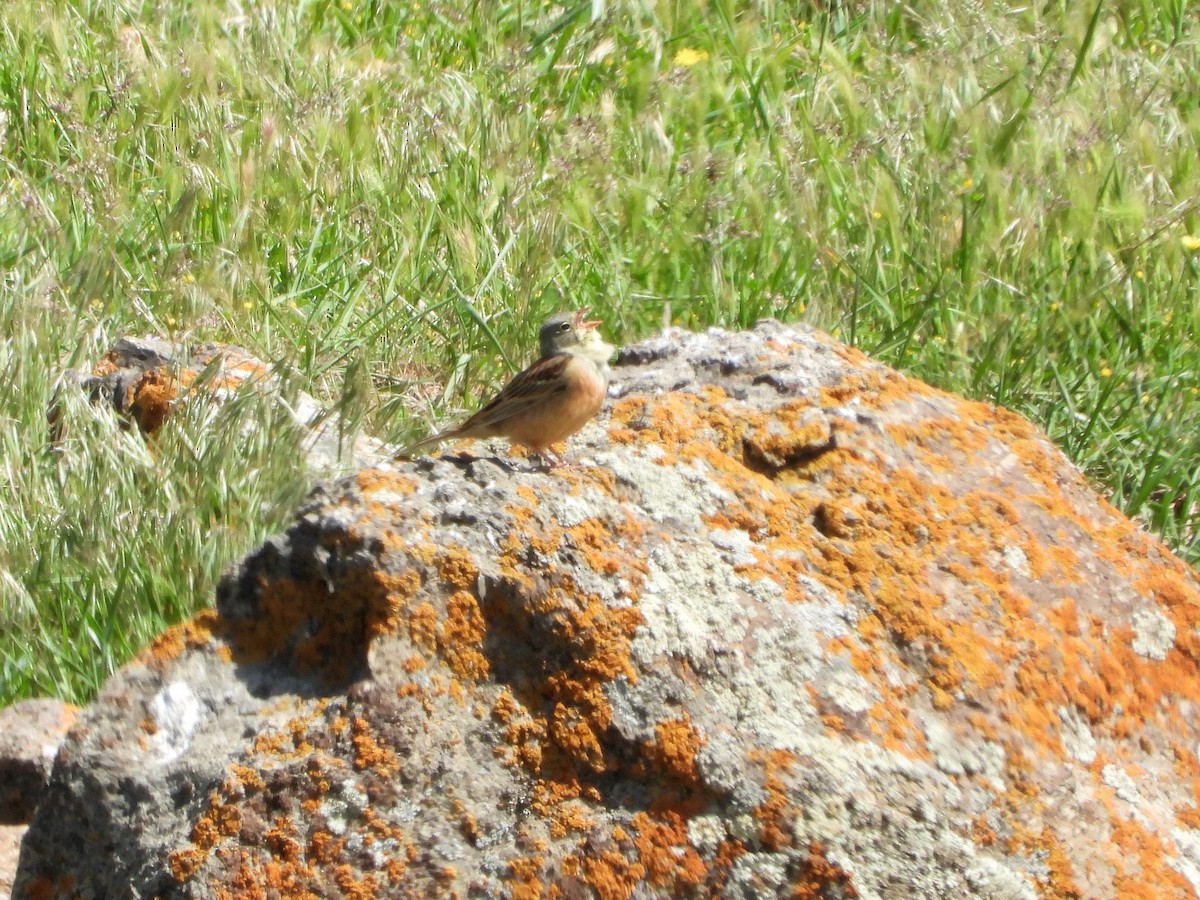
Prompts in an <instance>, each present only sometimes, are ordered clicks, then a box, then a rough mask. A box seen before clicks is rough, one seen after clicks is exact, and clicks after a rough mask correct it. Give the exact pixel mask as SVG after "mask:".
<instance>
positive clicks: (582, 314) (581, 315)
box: [575, 306, 604, 328]
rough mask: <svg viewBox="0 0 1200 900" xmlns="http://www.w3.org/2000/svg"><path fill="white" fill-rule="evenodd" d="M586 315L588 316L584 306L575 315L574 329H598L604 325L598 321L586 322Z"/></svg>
mask: <svg viewBox="0 0 1200 900" xmlns="http://www.w3.org/2000/svg"><path fill="white" fill-rule="evenodd" d="M587 314H588V310H587V307H586V306H585V307H584V308H583V309H581V310H579V311H578V312H576V313H575V327H576V328H599V327H600V326H601V325H603V324H604V323H603V322H601V321H600V320H599V319H596V320H595V321H588V320H587V318H586V316H587Z"/></svg>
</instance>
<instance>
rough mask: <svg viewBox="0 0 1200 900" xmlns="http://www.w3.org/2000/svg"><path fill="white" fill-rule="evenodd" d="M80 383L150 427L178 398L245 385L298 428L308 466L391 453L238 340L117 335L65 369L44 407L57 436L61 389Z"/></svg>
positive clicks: (227, 395) (366, 461) (61, 423)
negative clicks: (193, 342)
mask: <svg viewBox="0 0 1200 900" xmlns="http://www.w3.org/2000/svg"><path fill="white" fill-rule="evenodd" d="M72 387H74V388H77V389H79V390H81V391H82V392H83V393H84V394H85V395H86V396H87V397H88V398H89V399H90V400H91V401H92V402H93V403H98V404H101V405H103V406H107V407H111V408H112V409H113V410H114V411H115V412H116V413H117V414H118V421H120V422H122V423H123V424H125V425H136V426H137V428H138V430H139V431H141V432H142V434H145V435H153V434H154V433H155V432H157V431H158V430H159V429H160V428H162V426H163V424H164V423H165V422H166V421H167V420H168V419H169V418H170V417H171V416H172V415H174V414H175V413H176V412H177V410H178V408H179V407H180V405H181V404H182V403H186V402H193V403H194V402H198V398H201V399H202V401H203V402H205V403H207V404H208V406H209V408H210V409H211V410H214V411H215V410H216V409H217V408H219V407H220V406H221V405H222V404H225V403H228V402H230V401H231V400H233V399H234V398H235V397H237V396H238V395H239V392H241V391H244V390H247V389H256V390H259V391H261V392H262V393H263V394H264V395H266V396H270V397H272V398H274V399H275V400H276V401H277V402H278V403H279V404H280V405H281V406H282V407H283V409H285V410H286V412H287V413H288V415H289V416H290V417H291V418H292V420H294V421H295V422H296V424H297V425H298V426H300V427H301V428H302V429H303V430H304V437H303V439H302V441H301V450H302V452H303V454H304V458H305V461H306V462H307V464H308V467H309V469H310V470H311V471H313V472H316V473H318V474H324V475H329V474H333V473H343V472H346V471H348V470H350V469H353V468H358V467H361V466H366V465H374V464H378V463H380V462H384V461H386V460H387V459H389V458H390V456H391V453H390V452H389V451H388V449H387V447H386V446H385V445H384V444H383V442H381V441H379V440H376V439H375V438H371V437H367V436H365V435H355V434H353V433H352V431H353V430H352V429H349V428H348V427H347V425H346V424H345V423H344V422H343V420H342V417H341V416H340V415H337V414H330V413H329V412H327V411H326V410H324V409H322V407H321V406H320V404H318V403H317V401H316V400H314V399H313V398H312V397H311V396H309V395H308V394H306V393H304V392H303V391H296V390H289V389H288V388H287V386H286V384H285V382H284V380H283V379H281V378H280V376H279V375H278V374H277V373H275V372H273V371H272V369H271V367H270V366H268V365H267V364H266V363H264V362H261V361H260V360H257V359H255V358H254V357H253V356H251V355H250V354H249V353H247V352H246V351H245V350H243V349H242V348H241V347H235V346H232V345H226V344H203V345H201V346H199V347H196V348H194V349H191V350H189V349H188V348H186V347H183V346H181V345H176V344H172V343H170V342H168V341H165V340H162V339H161V338H155V337H139V338H133V337H128V338H122V339H121V340H119V341H117V343H116V345H115V346H114V347H113V349H112V350H110V351H109V352H108V354H106V356H105V357H104V359H103V361H101V363H100V364H99V365H97V366H96V367H95V369H94V370H92V371H91V372H86V371H68V372H66V373H65V374H64V376H63V378H62V379H61V384H60V396H56V398H55V402H54V404H53V406H52V408H51V410H50V413H49V419H50V426H51V427H50V431H51V435H52V436H53V437H54V439H55V440H56V441H61V440H62V438H63V437H64V436H65V435H66V434H68V433H69V431H70V423H69V421H67V419H68V416H67V414H66V413H65V411H64V405H63V402H62V399H63V398H62V397H61V391H63V390H70V389H71V388H72Z"/></svg>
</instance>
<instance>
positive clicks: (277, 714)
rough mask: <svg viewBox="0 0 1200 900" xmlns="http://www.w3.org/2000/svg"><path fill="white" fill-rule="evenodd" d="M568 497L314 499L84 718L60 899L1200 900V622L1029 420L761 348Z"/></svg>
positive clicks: (437, 491)
mask: <svg viewBox="0 0 1200 900" xmlns="http://www.w3.org/2000/svg"><path fill="white" fill-rule="evenodd" d="M614 374H615V378H614V384H613V390H612V395H613V396H612V399H611V401H610V404H609V408H608V410H607V411H606V413H605V414H603V415H602V416H601V418H600V420H599V421H597V422H596V423H593V424H592V425H590V426H589V427H587V428H585V429H584V431H582V432H581V433H580V434H579V435H578V436H577V437H576V438H575V439H574V440H573V442H572V446H571V447H570V451H569V452H570V455H571V457H572V458H573V459H574V460H575V462H576V463H578V465H577V466H575V467H571V468H563V469H555V470H550V471H544V470H542V469H540V468H537V467H533V466H531V465H530V464H529V463H528V462H527V461H525V460H523V459H520V458H514V457H511V456H508V455H502V456H500V457H494V456H489V455H487V453H488V448H487V446H485V445H475V446H474V447H472V448H468V449H465V450H464V449H463V448H454V449H452V450H451V451H450V452H448V453H447V454H446V455H444V456H441V457H439V458H434V459H429V458H425V459H420V460H416V461H413V462H408V463H404V464H397V465H394V466H391V465H388V466H383V467H381V468H376V469H367V470H364V471H361V472H359V473H358V474H357V475H355V476H353V477H349V478H346V479H343V480H340V481H335V482H330V483H327V484H325V485H323V486H321V487H319V488H318V489H317V491H315V492H314V493H313V495H312V496H311V497H310V499H309V501H308V502H307V504H306V505H305V507H304V508H303V509H302V510H301V511H300V512H299V513H298V516H297V519H296V521H295V524H294V525H293V526H292V527H291V528H289V529H288V530H287V531H286V532H285V533H284V534H281V535H279V536H278V537H276V538H274V539H272V540H271V541H269V542H267V543H266V544H265V545H263V546H262V547H261V548H260V549H259V550H257V551H256V552H254V553H252V554H251V555H250V556H248V557H247V558H246V559H245V560H244V561H243V562H242V563H241V564H240V565H239V566H237V567H236V569H235V570H233V571H232V572H231V573H230V574H229V575H228V577H227V578H226V579H225V581H224V582H223V584H222V586H221V588H220V590H219V592H218V596H217V601H216V607H215V610H210V611H207V612H205V613H203V614H201V615H200V616H198V617H197V618H196V619H194V620H193V621H191V622H189V623H186V624H185V625H182V626H180V627H178V628H176V629H172V630H171V631H168V632H167V633H165V634H164V635H163V636H162V637H161V638H160V639H159V640H158V641H157V642H156V643H155V645H154V646H152V647H150V648H148V649H147V650H146V651H145V652H144V653H143V655H142V656H141V657H140V658H139V659H138V660H137V661H135V662H134V663H132V664H130V665H129V666H127V667H126V668H125V669H124V670H122V671H121V672H120V673H118V674H117V675H116V676H115V677H114V678H113V679H112V680H111V681H110V682H109V684H108V685H107V686H106V687H105V688H104V690H103V692H102V694H101V696H100V697H99V698H98V699H97V701H96V702H95V703H94V704H93V705H92V706H91V707H89V708H88V709H87V710H85V711H84V712H83V713H82V714H81V717H80V720H79V722H78V723H77V725H76V727H75V728H74V729H73V730H72V732H71V735H70V736H69V738H68V740H67V742H66V743H65V744H64V746H63V748H62V750H61V751H60V753H59V756H58V759H57V762H56V765H55V769H54V773H53V777H52V780H51V785H50V789H49V792H48V794H47V797H46V799H45V800H44V802H43V803H42V804H41V806H40V807H39V810H38V814H37V817H36V819H35V822H34V824H33V826H32V827H31V829H30V831H29V833H28V835H27V836H26V838H25V843H24V847H23V852H22V857H21V865H20V871H19V873H18V891H20V890H27V891H31V892H36V893H37V894H38V895H39V896H45V897H52V896H62V897H66V896H81V897H116V896H129V895H130V893H131V892H132V893H133V894H134V895H137V896H152V895H160V896H164V897H165V896H170V897H205V898H207V897H219V896H253V895H260V896H318V897H325V896H354V897H374V896H433V895H444V896H510V897H514V898H531V897H537V896H551V897H555V896H556V897H563V898H568V897H589V896H597V897H602V898H618V897H673V896H711V895H714V894H717V895H721V896H727V897H746V898H750V897H764V896H767V897H769V896H794V897H814V898H815V897H825V898H834V897H860V898H899V897H903V898H917V897H928V898H943V897H955V898H968V897H975V898H988V900H996V898H1032V897H1060V898H1068V897H1088V898H1102V897H1119V896H1130V895H1131V894H1130V891H1133V890H1138V891H1141V892H1143V895H1144V896H1156V897H1190V896H1195V895H1196V892H1197V888H1198V886H1200V806H1198V805H1197V794H1196V785H1197V784H1200V760H1198V759H1197V750H1198V747H1200V723H1198V720H1197V716H1196V710H1197V709H1200V677H1198V670H1200V590H1198V584H1197V581H1196V578H1195V575H1194V573H1193V572H1192V571H1191V570H1190V569H1188V568H1187V567H1186V566H1185V565H1184V564H1182V563H1181V562H1179V561H1178V560H1177V559H1175V558H1173V557H1172V556H1171V555H1170V554H1169V553H1167V552H1166V551H1165V550H1164V549H1163V548H1162V547H1161V546H1160V545H1159V544H1158V543H1156V542H1155V541H1154V540H1153V539H1152V538H1150V537H1148V536H1147V535H1146V534H1144V533H1143V532H1142V531H1140V530H1139V529H1138V528H1137V527H1136V526H1135V525H1133V524H1132V523H1130V522H1129V521H1128V520H1127V519H1125V518H1124V517H1122V516H1121V515H1120V514H1119V513H1118V512H1117V511H1115V510H1114V509H1112V508H1111V507H1110V506H1109V505H1108V504H1106V503H1105V502H1104V501H1103V500H1101V499H1099V498H1097V497H1096V496H1095V495H1094V494H1093V493H1092V492H1091V491H1090V490H1089V489H1088V487H1087V485H1086V484H1085V483H1084V481H1083V479H1082V478H1081V477H1080V476H1079V474H1078V473H1077V472H1076V471H1075V470H1074V469H1073V468H1072V467H1071V466H1070V465H1069V463H1068V462H1067V461H1066V460H1065V459H1064V458H1063V457H1062V455H1061V454H1060V453H1058V452H1057V451H1056V450H1055V449H1054V448H1053V447H1051V446H1050V445H1049V444H1048V443H1047V442H1046V441H1045V439H1044V438H1043V437H1042V436H1041V435H1040V434H1039V433H1038V432H1037V431H1036V429H1034V428H1033V427H1032V426H1030V425H1029V424H1028V423H1026V422H1025V421H1023V420H1021V419H1020V418H1018V417H1016V416H1014V415H1012V414H1010V413H1007V412H1005V411H1003V410H996V409H992V408H989V407H986V406H984V405H981V404H976V403H970V402H967V401H963V400H961V399H958V398H955V397H952V396H949V395H946V394H943V393H940V392H938V391H936V390H934V389H932V388H930V387H928V386H926V385H923V384H921V383H919V382H915V381H911V380H909V379H906V378H904V377H902V376H900V375H899V374H897V373H895V372H893V371H891V370H889V369H886V368H885V367H883V366H880V365H878V364H875V363H873V362H871V361H870V360H868V359H866V358H865V357H863V356H862V355H861V354H859V353H857V352H855V351H853V350H850V349H848V348H845V347H843V346H841V345H838V344H836V343H835V342H833V341H832V340H830V339H829V338H827V337H825V336H823V335H820V334H817V333H814V332H810V331H807V330H803V329H793V328H785V327H783V326H780V325H777V324H774V323H764V324H762V325H760V326H759V327H758V328H756V329H755V330H754V331H752V332H748V333H744V334H730V333H726V332H722V331H715V330H714V331H709V332H707V333H704V334H698V335H690V334H685V333H682V332H673V333H670V334H668V335H665V336H660V337H657V338H654V339H651V340H649V341H646V342H643V343H642V344H639V345H637V346H635V347H631V348H628V349H627V350H626V351H624V352H623V354H622V356H621V358H620V360H619V362H618V365H617V366H616V367H615V373H614Z"/></svg>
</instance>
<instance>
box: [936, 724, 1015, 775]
mask: <svg viewBox="0 0 1200 900" xmlns="http://www.w3.org/2000/svg"><path fill="white" fill-rule="evenodd" d="M922 724H923V725H924V728H925V743H926V746H928V747H929V751H930V752H931V753H932V754H933V758H934V761H935V762H936V763H937V767H938V768H939V769H941V770H942V771H943V772H945V773H946V774H947V775H956V776H957V775H983V776H985V777H987V778H988V779H990V780H991V782H992V783H993V784H995V785H996V786H997V787H998V788H999V789H1000V790H1005V787H1004V767H1005V759H1006V754H1005V752H1004V748H1003V747H1002V746H1000V745H999V744H997V743H995V742H994V741H973V740H970V739H969V738H968V737H965V736H963V735H958V734H955V733H954V732H953V731H951V730H950V728H949V727H948V726H947V725H946V723H945V722H944V721H943V720H941V719H940V718H936V717H934V716H926V717H925V718H924V720H923V723H922Z"/></svg>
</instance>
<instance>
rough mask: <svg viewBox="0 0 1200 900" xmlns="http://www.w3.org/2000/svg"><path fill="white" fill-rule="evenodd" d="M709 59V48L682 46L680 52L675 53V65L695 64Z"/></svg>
mask: <svg viewBox="0 0 1200 900" xmlns="http://www.w3.org/2000/svg"><path fill="white" fill-rule="evenodd" d="M706 59H708V51H707V50H697V49H695V48H694V47H681V48H680V49H679V52H678V53H676V54H675V60H674V61H675V65H677V66H684V67H687V66H694V65H695V64H696V63H699V62H704V60H706Z"/></svg>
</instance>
